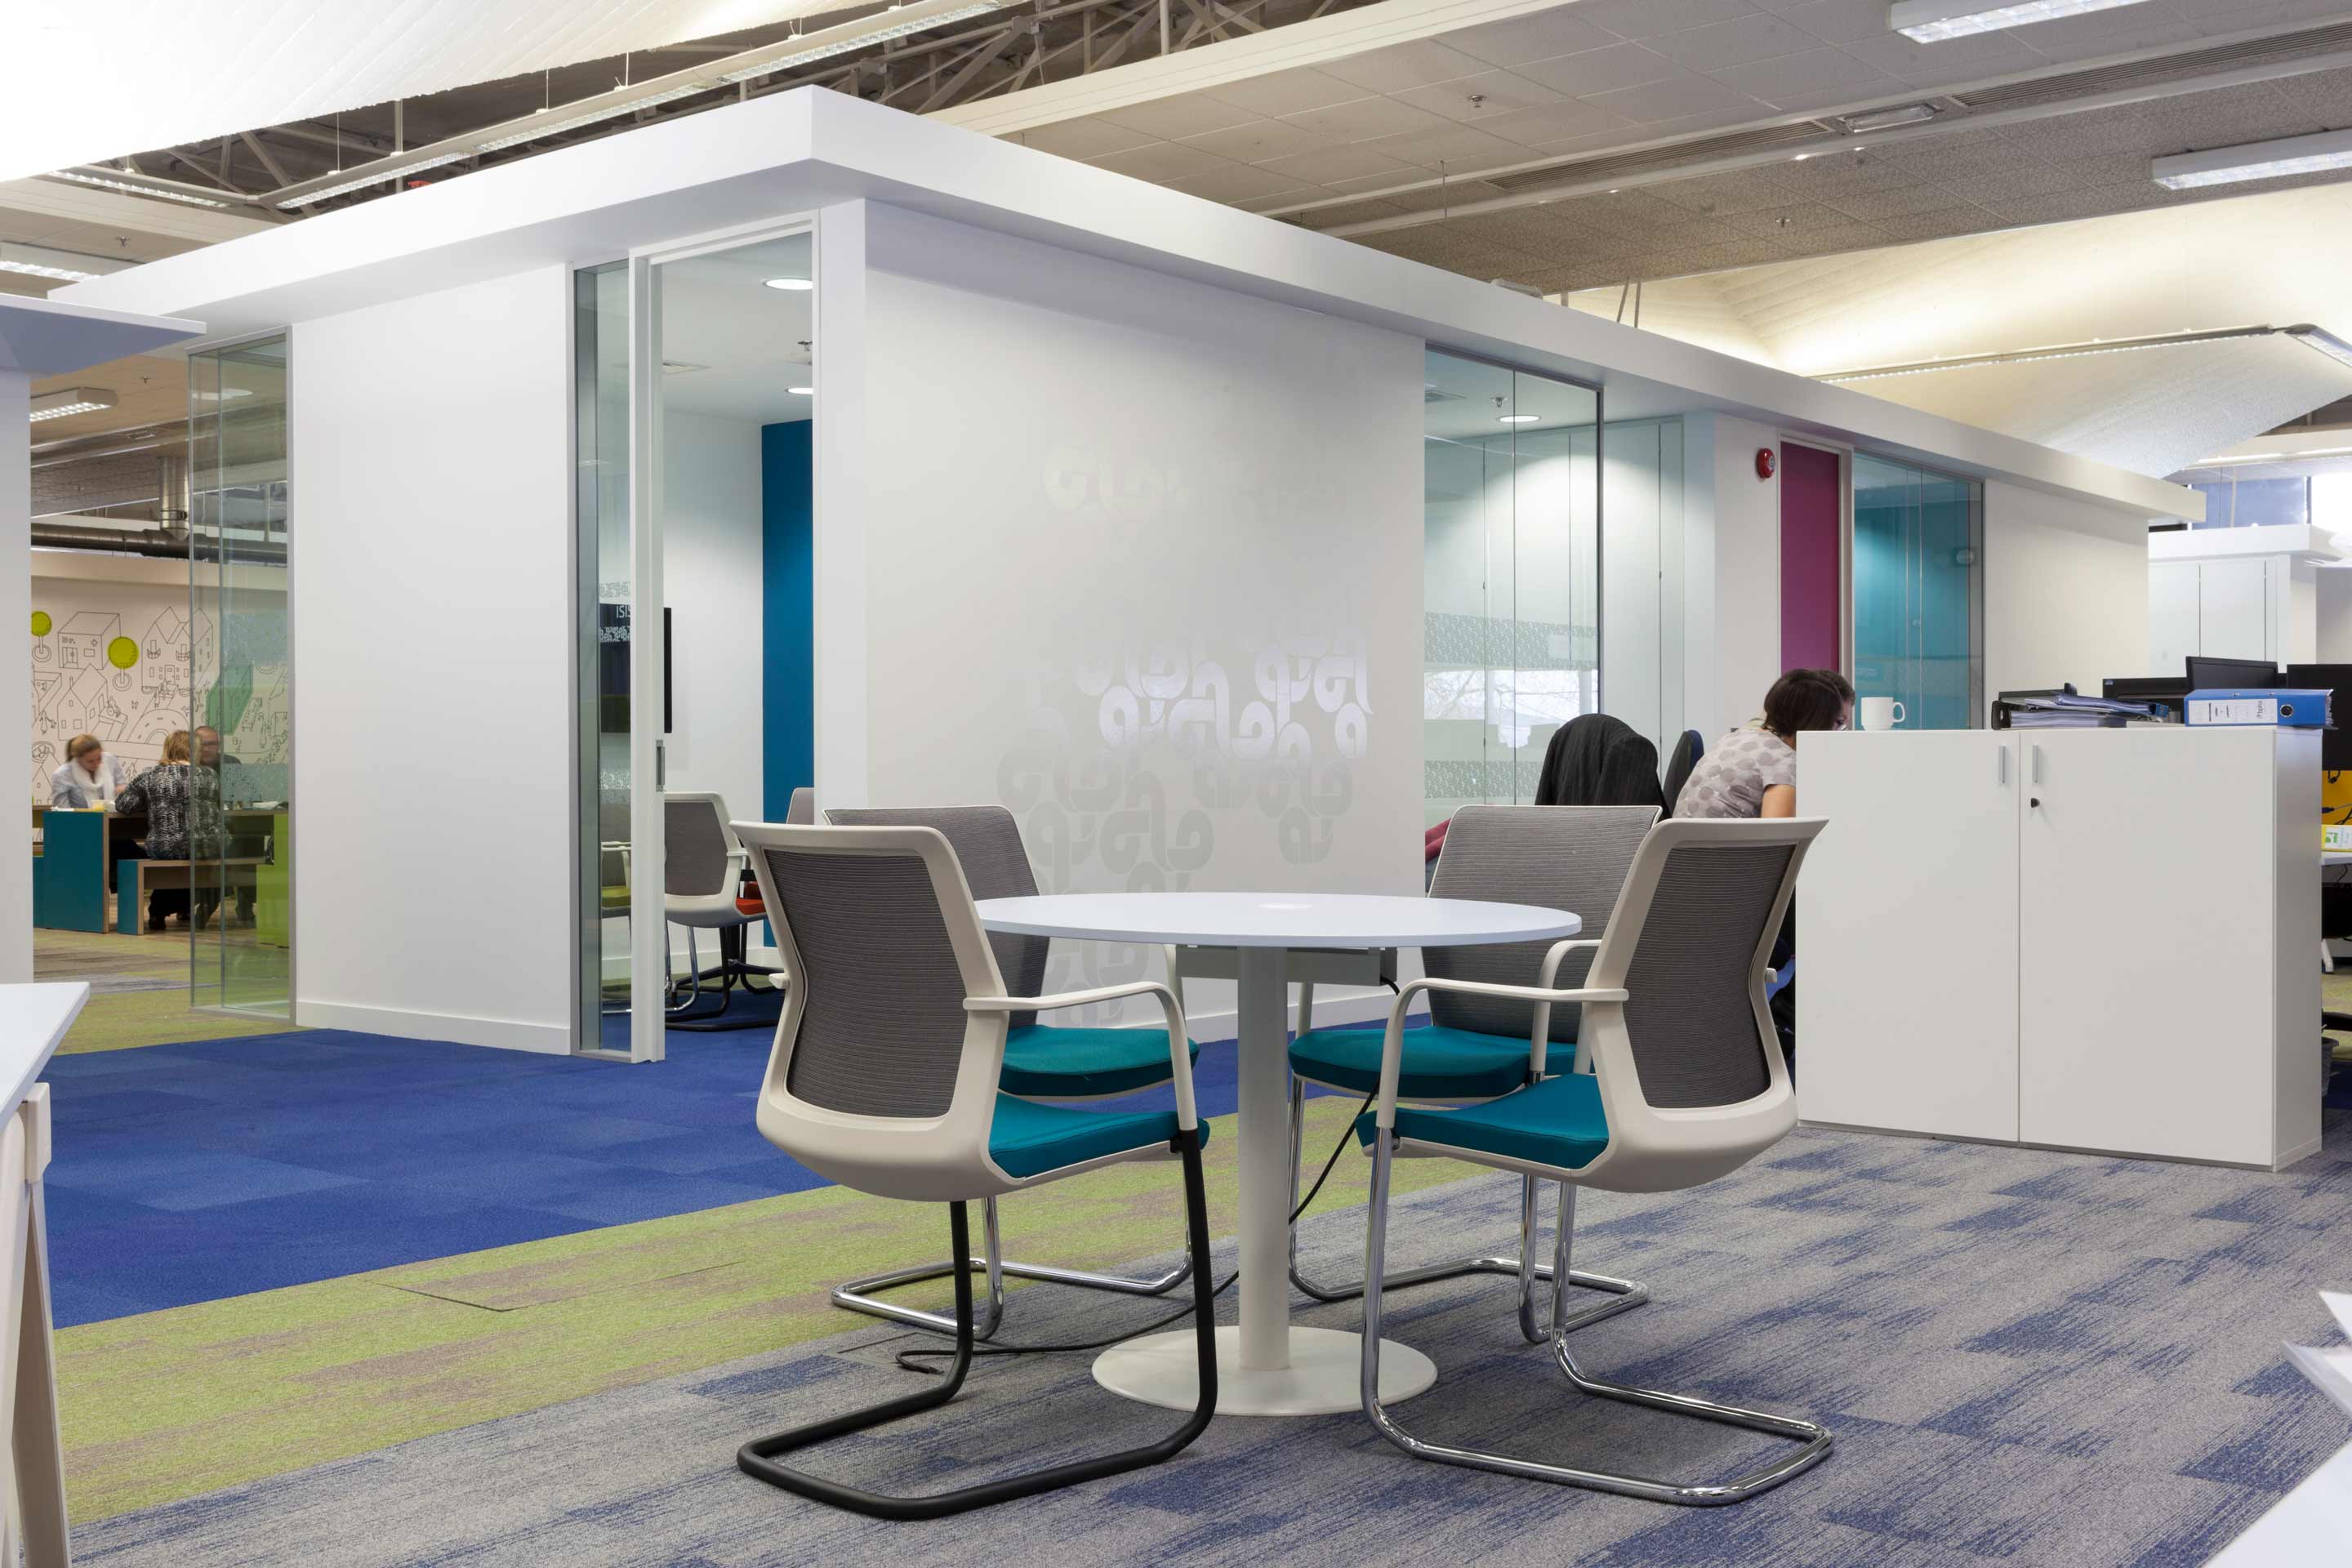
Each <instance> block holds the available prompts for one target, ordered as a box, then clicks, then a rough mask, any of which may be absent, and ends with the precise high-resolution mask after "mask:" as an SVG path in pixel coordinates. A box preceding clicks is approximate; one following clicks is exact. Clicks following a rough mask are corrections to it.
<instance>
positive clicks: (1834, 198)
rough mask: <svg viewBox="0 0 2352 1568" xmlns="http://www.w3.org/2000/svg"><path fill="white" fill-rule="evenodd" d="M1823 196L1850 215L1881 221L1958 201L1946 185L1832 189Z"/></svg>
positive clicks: (1926, 210) (1933, 210) (1937, 210)
mask: <svg viewBox="0 0 2352 1568" xmlns="http://www.w3.org/2000/svg"><path fill="white" fill-rule="evenodd" d="M1822 201H1823V202H1825V203H1827V204H1828V205H1831V206H1833V207H1835V208H1837V210H1838V211H1840V212H1842V213H1843V214H1845V215H1846V216H1848V217H1850V218H1854V219H1857V220H1859V221H1861V222H1864V223H1880V222H1883V221H1885V219H1887V218H1894V217H1909V216H1912V215H1913V214H1915V213H1932V212H1940V211H1943V210H1945V209H1947V208H1949V207H1953V206H1957V205H1960V203H1959V201H1958V198H1957V197H1955V196H1954V195H1952V190H1951V187H1950V186H1948V185H1902V186H1898V187H1896V188H1895V189H1894V190H1877V191H1868V190H1864V191H1832V192H1828V193H1825V194H1824V195H1822Z"/></svg>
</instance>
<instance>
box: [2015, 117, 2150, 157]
mask: <svg viewBox="0 0 2352 1568" xmlns="http://www.w3.org/2000/svg"><path fill="white" fill-rule="evenodd" d="M2000 138H2001V140H2002V141H2004V142H2008V143H2009V144H2010V145H2011V146H2013V147H2019V148H2022V149H2023V150H2024V151H2026V152H2027V153H2032V155H2033V156H2035V157H2037V158H2044V159H2048V160H2050V161H2052V162H2056V161H2058V160H2060V159H2064V158H2081V157H2089V156H2095V155H2096V154H2098V153H2146V152H2147V151H2148V150H2149V149H2150V148H2152V147H2154V146H2155V145H2156V144H2157V143H2158V142H2159V141H2161V140H2163V137H2162V136H2161V135H2160V134H2159V132H2158V129H2157V125H2156V122H2155V121H2152V120H2149V119H2148V118H2147V117H2146V116H2145V115H2143V114H2141V113H2139V112H2138V110H2137V106H2136V105H2135V106H2131V107H2126V108H2119V109H2106V110H2093V111H2091V112H2090V113H2087V114H2068V115H2062V116H2060V117H2059V118H2057V119H2054V120H2034V121H2027V122H2026V123H2024V124H2022V125H2004V126H2001V127H2000Z"/></svg>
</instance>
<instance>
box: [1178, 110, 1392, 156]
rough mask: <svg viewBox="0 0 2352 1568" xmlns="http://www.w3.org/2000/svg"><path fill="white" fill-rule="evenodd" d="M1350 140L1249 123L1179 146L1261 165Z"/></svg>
mask: <svg viewBox="0 0 2352 1568" xmlns="http://www.w3.org/2000/svg"><path fill="white" fill-rule="evenodd" d="M1351 140H1354V138H1350V137H1343V136H1328V135H1325V134H1323V133H1322V132H1318V131H1313V130H1309V129H1308V128H1307V127H1306V126H1303V125H1301V124H1299V123H1297V121H1290V120H1253V121H1249V122H1248V123H1247V124H1244V125H1235V126H1233V127H1232V128H1230V129H1228V130H1224V131H1212V132H1208V133H1207V134H1206V135H1202V136H1191V137H1187V138H1185V140H1184V141H1183V142H1182V143H1181V145H1183V146H1186V147H1192V148H1197V149H1198V150H1200V151H1201V152H1203V153H1213V154H1215V155H1216V156H1217V157H1220V158H1231V159H1232V160H1233V161H1234V162H1235V163H1265V162H1266V161H1267V160H1269V159H1273V158H1287V157H1289V156H1290V155H1291V154H1292V153H1312V152H1314V151H1315V150H1316V149H1317V148H1318V147H1329V146H1334V145H1336V144H1338V143H1339V142H1345V141H1351Z"/></svg>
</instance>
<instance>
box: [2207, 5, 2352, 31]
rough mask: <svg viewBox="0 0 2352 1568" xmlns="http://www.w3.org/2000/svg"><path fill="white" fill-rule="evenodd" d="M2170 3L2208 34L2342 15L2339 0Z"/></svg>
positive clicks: (2329, 19)
mask: <svg viewBox="0 0 2352 1568" xmlns="http://www.w3.org/2000/svg"><path fill="white" fill-rule="evenodd" d="M2172 4H2173V5H2174V6H2175V7H2176V8H2178V9H2179V12H2180V14H2181V15H2182V16H2186V17H2188V18H2189V21H2191V22H2194V23H2196V24H2197V25H2198V26H2200V28H2202V29H2204V30H2205V31H2206V32H2207V33H2209V34H2210V33H2228V32H2235V31H2237V30H2239V29H2240V28H2244V27H2268V26H2273V25H2275V24H2278V23H2284V22H2317V21H2336V20H2340V19H2341V18H2342V16H2343V15H2344V6H2343V4H2342V0H2172Z"/></svg>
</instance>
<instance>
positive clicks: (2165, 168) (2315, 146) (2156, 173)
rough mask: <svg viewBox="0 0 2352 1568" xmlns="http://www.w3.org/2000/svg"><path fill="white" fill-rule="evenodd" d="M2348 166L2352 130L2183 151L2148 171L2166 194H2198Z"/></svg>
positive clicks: (2351, 156)
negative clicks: (2214, 188) (2202, 190)
mask: <svg viewBox="0 0 2352 1568" xmlns="http://www.w3.org/2000/svg"><path fill="white" fill-rule="evenodd" d="M2345 168H2352V131H2323V132H2320V133H2319V134H2318V135H2316V136H2288V137H2285V138H2283V139H2282V140H2280V141H2276V142H2247V143H2246V144H2244V145H2243V146H2239V147H2216V148H2214V149H2213V150H2212V151H2210V152H2207V153H2179V155H2177V156H2174V157H2170V158H2158V160H2157V161H2156V162H2155V163H2154V164H2153V165H2151V166H2150V168H2149V170H2148V173H2149V175H2150V176H2151V177H2152V178H2153V179H2154V180H2155V181H2156V183H2157V184H2159V185H2162V186H2163V187H2164V188H2165V189H2166V190H2168V191H2193V190H2197V189H2199V188H2200V187H2202V186H2205V185H2234V184H2239V183H2241V182H2242V181H2245V180H2278V179H2284V178H2285V177H2286V176H2287V175H2289V174H2319V173H2321V172H2323V171H2325V170H2328V169H2345Z"/></svg>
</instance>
